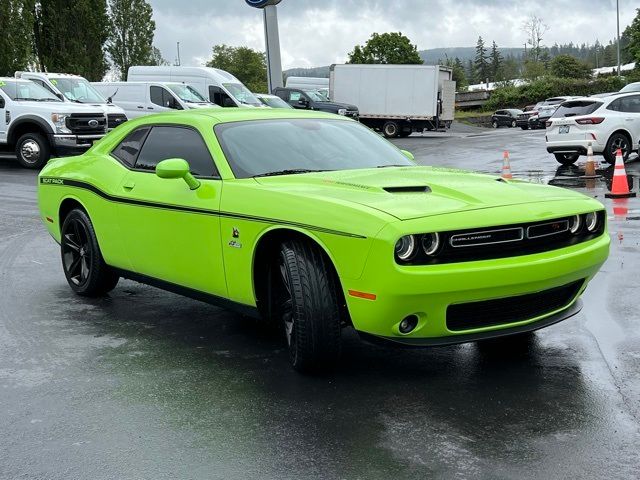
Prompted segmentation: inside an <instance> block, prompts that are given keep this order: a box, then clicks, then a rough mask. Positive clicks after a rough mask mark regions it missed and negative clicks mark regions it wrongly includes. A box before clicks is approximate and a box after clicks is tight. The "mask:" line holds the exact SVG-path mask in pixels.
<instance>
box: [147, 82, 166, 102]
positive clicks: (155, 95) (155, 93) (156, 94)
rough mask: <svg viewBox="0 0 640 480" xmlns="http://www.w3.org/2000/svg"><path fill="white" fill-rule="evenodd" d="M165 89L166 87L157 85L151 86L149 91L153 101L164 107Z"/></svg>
mask: <svg viewBox="0 0 640 480" xmlns="http://www.w3.org/2000/svg"><path fill="white" fill-rule="evenodd" d="M163 90H164V88H162V87H155V86H152V87H150V91H149V93H150V98H151V103H155V104H156V105H159V106H161V107H164V104H163V103H162V91H163Z"/></svg>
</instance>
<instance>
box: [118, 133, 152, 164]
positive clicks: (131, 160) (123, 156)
mask: <svg viewBox="0 0 640 480" xmlns="http://www.w3.org/2000/svg"><path fill="white" fill-rule="evenodd" d="M148 132H149V129H148V128H139V129H137V130H134V131H133V132H131V133H130V134H129V135H127V136H126V137H125V139H124V140H122V141H121V142H120V145H118V146H117V147H116V148H115V149H114V150H113V151H112V152H111V155H113V156H114V157H116V158H117V159H118V160H120V161H121V162H122V163H124V164H125V165H128V166H129V167H133V166H134V165H135V163H136V157H137V156H138V152H139V151H140V147H142V142H144V139H145V137H146V136H147V133H148Z"/></svg>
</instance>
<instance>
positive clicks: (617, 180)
mask: <svg viewBox="0 0 640 480" xmlns="http://www.w3.org/2000/svg"><path fill="white" fill-rule="evenodd" d="M604 196H605V197H607V198H624V197H635V196H636V194H635V192H630V191H629V183H628V182H627V172H626V171H625V169H624V160H622V150H620V149H618V151H617V152H616V166H615V168H614V170H613V182H612V183H611V192H610V193H605V194H604Z"/></svg>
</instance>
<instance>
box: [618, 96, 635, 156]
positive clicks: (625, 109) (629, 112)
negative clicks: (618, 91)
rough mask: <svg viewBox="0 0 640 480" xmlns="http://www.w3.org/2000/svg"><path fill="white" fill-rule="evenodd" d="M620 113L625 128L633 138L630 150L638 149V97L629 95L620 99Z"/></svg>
mask: <svg viewBox="0 0 640 480" xmlns="http://www.w3.org/2000/svg"><path fill="white" fill-rule="evenodd" d="M620 112H621V113H622V115H623V118H624V123H625V127H626V128H627V130H629V132H631V135H632V136H633V139H632V140H633V145H632V147H631V148H632V150H637V149H638V140H639V139H640V95H629V96H628V97H623V98H621V99H620Z"/></svg>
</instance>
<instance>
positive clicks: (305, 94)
mask: <svg viewBox="0 0 640 480" xmlns="http://www.w3.org/2000/svg"><path fill="white" fill-rule="evenodd" d="M273 93H274V95H277V96H278V97H280V98H281V99H282V100H284V101H285V102H287V103H288V104H289V105H291V106H292V107H293V108H297V109H300V110H318V111H320V112H328V113H336V114H338V115H344V116H345V117H349V118H355V119H357V118H358V116H359V112H358V107H356V106H355V105H349V104H346V103H338V102H330V101H328V100H327V99H325V97H324V96H323V95H320V94H319V93H318V92H317V91H316V90H313V89H309V90H302V89H299V88H283V87H279V88H276V89H274V90H273Z"/></svg>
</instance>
